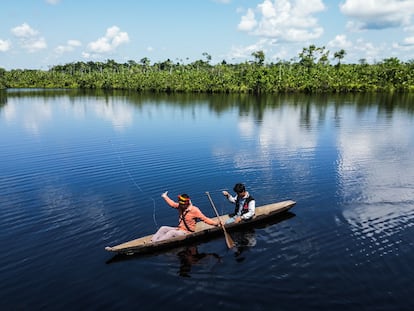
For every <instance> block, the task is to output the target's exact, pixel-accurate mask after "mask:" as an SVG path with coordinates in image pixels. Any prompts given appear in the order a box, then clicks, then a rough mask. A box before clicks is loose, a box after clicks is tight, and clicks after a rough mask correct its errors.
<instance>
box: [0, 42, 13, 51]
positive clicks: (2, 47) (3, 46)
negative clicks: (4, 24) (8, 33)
mask: <svg viewBox="0 0 414 311" xmlns="http://www.w3.org/2000/svg"><path fill="white" fill-rule="evenodd" d="M10 47H11V43H10V41H8V40H1V39H0V52H7V51H8V50H9V49H10Z"/></svg>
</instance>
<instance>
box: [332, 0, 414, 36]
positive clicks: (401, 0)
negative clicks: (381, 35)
mask: <svg viewBox="0 0 414 311" xmlns="http://www.w3.org/2000/svg"><path fill="white" fill-rule="evenodd" d="M339 7H340V10H341V12H342V13H343V14H345V15H346V16H348V17H351V18H354V19H355V20H354V21H353V22H352V23H351V24H350V25H351V26H352V28H354V29H355V28H357V29H385V28H391V27H399V26H403V25H408V24H409V23H410V20H411V17H412V15H413V14H414V1H412V0H364V1H360V0H346V1H345V2H344V3H341V4H340V5H339Z"/></svg>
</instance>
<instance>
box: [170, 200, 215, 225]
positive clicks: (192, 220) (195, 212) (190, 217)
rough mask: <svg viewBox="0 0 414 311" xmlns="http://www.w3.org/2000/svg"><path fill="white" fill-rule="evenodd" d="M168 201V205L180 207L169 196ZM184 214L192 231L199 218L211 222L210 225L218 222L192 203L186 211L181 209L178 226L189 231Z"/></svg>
mask: <svg viewBox="0 0 414 311" xmlns="http://www.w3.org/2000/svg"><path fill="white" fill-rule="evenodd" d="M166 201H167V203H168V205H170V206H171V207H173V208H176V209H178V203H177V202H174V201H173V200H171V199H170V198H168V200H166ZM182 214H184V217H185V223H186V224H187V226H188V228H190V229H191V230H192V231H194V229H195V225H196V223H197V220H198V219H200V220H202V221H204V222H205V223H206V224H209V225H212V226H215V225H216V222H215V221H214V220H212V219H210V218H208V217H207V216H205V215H204V214H203V213H202V212H201V211H200V209H199V208H198V207H197V206H195V205H193V204H190V205H189V206H188V207H187V209H186V210H185V211H184V212H181V210H179V218H178V228H179V229H180V230H184V231H187V232H188V229H187V227H186V226H185V224H184V221H183V220H182Z"/></svg>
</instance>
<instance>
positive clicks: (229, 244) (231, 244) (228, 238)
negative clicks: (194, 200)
mask: <svg viewBox="0 0 414 311" xmlns="http://www.w3.org/2000/svg"><path fill="white" fill-rule="evenodd" d="M206 194H207V196H208V199H209V200H210V203H211V206H212V207H213V210H214V212H215V213H216V216H217V219H218V221H219V223H220V226H221V228H222V229H223V232H224V237H225V238H226V244H227V247H228V248H233V247H234V246H236V244H235V243H234V241H233V239H232V238H231V236H230V234H228V233H227V231H226V228H225V227H224V224H223V223H222V221H221V218H220V216H219V213H218V212H217V209H216V207H215V206H214V202H213V200H212V199H211V197H210V193H209V192H208V191H207V192H206Z"/></svg>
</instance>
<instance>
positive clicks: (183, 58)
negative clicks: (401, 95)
mask: <svg viewBox="0 0 414 311" xmlns="http://www.w3.org/2000/svg"><path fill="white" fill-rule="evenodd" d="M413 15H414V0H116V1H113V0H105V1H104V0H1V10H0V68H4V69H6V70H11V69H43V70H47V69H49V68H51V67H53V66H55V65H64V64H68V63H72V62H78V61H83V62H89V61H102V62H105V61H107V60H115V61H116V62H119V63H125V62H128V61H130V60H132V61H135V62H140V61H141V60H142V59H144V58H147V59H149V60H150V64H154V63H157V62H163V61H166V60H168V59H169V60H171V61H173V62H179V63H191V62H194V61H197V60H207V58H208V56H210V57H211V61H210V63H211V64H217V63H221V62H222V61H223V60H225V61H226V62H227V63H241V62H245V61H250V60H253V59H254V58H253V56H252V53H254V52H256V51H263V52H264V55H265V62H267V63H270V62H278V61H281V60H282V61H297V59H298V55H299V53H300V52H301V51H302V50H303V48H306V47H309V46H310V45H315V46H317V47H325V49H326V50H328V51H329V52H330V54H329V55H330V60H331V62H332V63H336V60H335V59H334V58H333V55H334V53H335V52H337V51H340V50H341V49H343V50H345V52H346V55H345V57H344V59H343V60H342V62H343V63H359V62H360V61H361V60H364V61H366V62H368V63H375V62H380V61H382V60H384V59H387V58H390V57H396V58H398V59H400V60H401V61H409V60H413V59H414V55H413V52H414V19H413Z"/></svg>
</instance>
